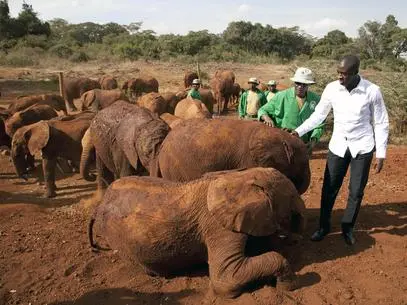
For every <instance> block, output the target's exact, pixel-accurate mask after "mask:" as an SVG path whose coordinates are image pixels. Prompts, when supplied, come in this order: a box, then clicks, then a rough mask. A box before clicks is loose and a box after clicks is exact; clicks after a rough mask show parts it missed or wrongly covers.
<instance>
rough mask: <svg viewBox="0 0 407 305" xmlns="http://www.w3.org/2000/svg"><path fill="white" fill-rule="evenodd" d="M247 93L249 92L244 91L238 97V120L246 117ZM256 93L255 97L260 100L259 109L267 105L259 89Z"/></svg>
mask: <svg viewBox="0 0 407 305" xmlns="http://www.w3.org/2000/svg"><path fill="white" fill-rule="evenodd" d="M248 91H249V90H246V91H245V92H243V93H242V95H241V96H240V100H239V108H238V111H239V118H244V117H245V116H246V108H247V95H248ZM256 92H257V96H258V97H259V100H260V108H261V107H262V106H264V105H265V104H267V99H266V96H265V95H264V93H263V91H261V90H260V89H257V90H256Z"/></svg>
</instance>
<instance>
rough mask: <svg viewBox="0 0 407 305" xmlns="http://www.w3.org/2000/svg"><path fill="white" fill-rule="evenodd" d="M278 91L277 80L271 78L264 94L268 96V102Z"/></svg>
mask: <svg viewBox="0 0 407 305" xmlns="http://www.w3.org/2000/svg"><path fill="white" fill-rule="evenodd" d="M277 92H278V90H277V82H276V81H275V80H270V81H269V82H268V83H267V90H266V91H264V95H265V96H266V98H267V102H270V100H271V99H272V98H273V96H274V95H276V93H277Z"/></svg>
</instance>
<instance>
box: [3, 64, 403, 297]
mask: <svg viewBox="0 0 407 305" xmlns="http://www.w3.org/2000/svg"><path fill="white" fill-rule="evenodd" d="M140 65H141V66H142V64H140ZM157 65H158V64H157ZM168 65H169V64H165V65H164V64H163V65H162V66H159V65H158V66H159V67H150V65H147V66H148V67H149V68H150V69H151V73H152V72H154V73H156V74H155V76H157V78H158V79H159V81H160V83H165V84H166V85H165V86H163V87H164V88H168V89H169V90H170V89H171V90H172V88H178V87H179V86H180V85H181V83H182V75H181V74H182V71H184V69H187V68H188V67H184V66H182V67H174V68H172V69H173V70H169V68H168V67H169V66H168ZM191 68H193V67H191ZM212 68H213V69H216V68H217V67H216V66H215V65H213V67H212ZM120 69H121V67H117V70H118V71H120ZM129 69H130V68H129ZM276 69H277V70H276V71H278V69H280V68H279V67H277V68H276ZM72 70H74V71H76V70H78V71H85V72H86V73H88V74H85V75H86V76H92V77H95V78H96V77H97V75H95V74H93V73H96V71H98V70H99V67H94V68H92V69H91V68H89V69H86V67H85V68H84V69H82V70H80V69H79V68H78V67H75V68H74V69H72ZM141 70H142V71H144V73H145V71H149V70H148V69H147V68H145V67H144V68H143V67H141V68H140V71H141ZM207 70H209V71H211V70H210V69H207ZM234 70H235V73H236V74H237V75H239V76H238V80H240V79H246V77H247V78H248V77H250V76H253V75H254V76H257V77H259V78H261V77H263V78H268V76H270V77H269V78H272V77H273V74H272V73H271V72H270V74H267V73H268V71H269V70H270V71H273V67H272V66H258V67H257V66H244V65H239V66H238V67H237V68H236V69H234ZM281 70H283V68H281ZM0 71H1V69H0ZM126 71H127V70H126ZM157 71H158V72H157ZM255 71H258V73H257V74H255V73H254V72H255ZM85 72H83V73H85ZM108 72H109V74H113V75H114V73H113V72H114V71H113V70H112V71H110V70H108ZM175 72H177V73H175ZM8 73H9V79H7V80H4V79H3V82H2V83H0V86H2V93H3V92H5V95H3V96H2V98H3V97H5V99H3V100H2V101H3V102H4V101H7V97H12V96H14V95H18V94H21V92H22V93H23V94H28V93H33V92H37V91H38V90H39V89H38V87H35V86H34V87H31V86H27V84H30V83H25V82H27V80H18V78H16V77H15V74H13V73H12V72H8ZM30 73H31V74H30V75H35V76H36V77H38V78H39V79H43V78H46V77H50V76H49V75H48V74H47V73H48V72H47V71H42V70H41V71H33V70H31V72H30ZM81 73H82V72H81ZM126 73H130V72H126ZM138 73H141V72H138ZM171 73H174V74H172V75H171ZM279 73H281V74H280V75H281V77H282V76H283V74H284V73H283V71H280V72H279ZM78 74H79V72H78ZM0 75H4V74H0ZM13 75H14V78H13ZM25 75H27V74H25ZM47 75H48V76H47ZM120 77H125V76H123V75H122V74H121V75H120ZM161 79H165V81H162V80H161ZM7 81H8V82H9V83H8V84H10V83H12V82H11V81H14V82H15V84H16V83H17V84H19V81H21V82H24V83H23V84H24V85H23V86H22V87H21V85H20V87H18V86H17V87H15V89H13V87H12V86H9V87H8V88H4V84H6V83H7ZM21 88H22V89H21ZM56 88H57V87H56ZM56 88H55V89H52V88H51V89H52V90H51V91H56V90H57V89H56ZM16 89H18V90H16ZM17 91H18V92H17ZM325 157H326V149H324V147H321V148H319V149H318V150H317V151H316V152H315V153H314V156H313V159H312V160H311V168H312V182H311V186H310V188H309V190H308V191H307V192H306V193H305V194H304V196H303V198H304V200H305V203H306V206H307V208H308V211H307V213H308V227H307V231H306V233H305V235H304V239H303V240H302V241H300V242H299V244H297V245H292V246H287V247H284V248H283V249H282V253H283V254H284V255H285V256H286V257H287V258H288V259H289V261H290V262H291V263H292V265H293V267H294V270H295V271H296V272H297V274H298V275H299V282H300V288H299V289H297V290H295V291H293V292H286V293H279V292H277V291H276V290H275V288H273V287H271V286H263V287H257V288H255V289H252V290H251V291H248V292H247V293H244V294H243V295H242V296H240V297H239V298H237V299H234V300H222V299H219V298H213V297H212V296H208V295H207V288H208V283H209V280H208V274H207V270H206V269H205V268H204V269H201V270H191V272H190V273H189V274H185V275H183V276H178V277H175V278H171V279H166V278H161V277H150V276H148V275H146V274H145V273H144V272H142V271H141V270H140V269H138V268H134V267H133V266H129V265H128V264H127V263H126V262H125V261H122V260H121V259H120V257H119V255H118V252H117V251H105V252H100V253H94V252H92V251H90V247H89V244H88V240H87V224H88V220H89V215H90V213H91V211H92V203H93V195H94V191H95V188H96V185H95V184H94V183H89V182H86V181H84V180H82V179H80V177H79V175H78V174H62V173H58V175H57V182H56V184H57V187H58V190H57V193H58V196H57V197H56V198H54V199H44V198H42V197H41V195H42V193H43V191H44V190H43V186H42V185H40V184H39V183H38V179H36V178H30V179H29V181H27V182H25V181H22V180H20V179H18V178H17V177H16V176H15V174H14V171H13V167H12V163H11V162H10V159H9V157H8V156H4V155H0V304H32V305H35V304H53V305H56V304H58V305H62V304H63V305H68V304H72V305H73V304H81V305H82V304H107V305H116V304H117V305H125V304H168V305H175V304H239V305H243V304H383V305H384V304H386V305H387V304H394V305H405V304H407V190H406V184H407V163H406V159H407V147H406V146H390V147H389V150H388V157H387V159H386V162H385V168H384V170H383V172H382V173H380V174H375V173H374V170H373V168H372V170H371V176H370V179H369V183H368V185H367V187H366V190H365V198H364V202H363V205H362V208H361V211H360V214H359V217H358V222H357V227H356V238H357V243H356V245H355V246H354V247H349V246H347V245H345V243H344V241H343V239H342V237H341V234H340V219H341V216H342V214H343V209H344V207H345V206H346V198H347V193H348V191H347V183H348V177H347V178H346V180H345V182H344V184H343V188H342V190H341V192H340V194H339V196H338V200H337V203H336V206H335V210H334V213H333V233H332V234H331V235H329V236H327V237H326V238H325V239H324V240H323V241H321V242H319V243H315V242H311V241H309V236H310V235H311V234H312V232H313V230H314V229H315V228H316V227H317V224H318V214H319V198H320V193H321V184H322V179H323V170H324V167H325ZM40 172H41V171H40V169H39V168H38V174H39V176H40V180H41V179H42V177H41V175H40Z"/></svg>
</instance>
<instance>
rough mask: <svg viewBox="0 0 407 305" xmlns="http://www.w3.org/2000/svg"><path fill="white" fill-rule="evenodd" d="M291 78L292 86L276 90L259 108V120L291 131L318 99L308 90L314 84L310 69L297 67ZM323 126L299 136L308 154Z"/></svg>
mask: <svg viewBox="0 0 407 305" xmlns="http://www.w3.org/2000/svg"><path fill="white" fill-rule="evenodd" d="M291 80H292V81H293V82H294V87H292V88H289V89H286V90H283V91H280V92H278V93H277V94H276V95H275V96H274V97H273V98H272V99H271V100H270V101H269V102H267V104H266V105H264V106H263V107H261V108H260V109H259V112H258V119H259V120H260V121H264V123H265V124H267V125H269V126H272V127H277V128H283V129H287V130H288V131H291V130H294V129H296V128H297V127H298V126H300V125H301V124H302V123H303V122H304V121H305V120H306V119H308V118H309V117H310V116H311V114H312V113H313V112H314V110H315V107H316V106H317V104H318V102H319V100H320V96H319V95H318V94H316V93H314V92H312V91H309V90H308V87H309V86H310V85H312V84H315V81H314V77H313V74H312V71H311V70H310V69H308V68H298V69H297V71H296V72H295V74H294V77H292V78H291ZM323 126H324V123H322V124H321V125H319V126H318V127H316V128H315V129H313V130H311V131H310V132H309V133H307V134H305V135H303V136H302V137H301V138H302V140H303V141H304V142H305V143H306V144H307V146H308V152H309V153H310V154H311V153H312V149H313V148H314V146H315V144H316V143H317V142H318V141H319V139H320V138H321V136H322V133H323Z"/></svg>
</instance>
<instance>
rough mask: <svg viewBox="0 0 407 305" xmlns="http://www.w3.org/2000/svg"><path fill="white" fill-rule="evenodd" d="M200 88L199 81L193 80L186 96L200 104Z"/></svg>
mask: <svg viewBox="0 0 407 305" xmlns="http://www.w3.org/2000/svg"><path fill="white" fill-rule="evenodd" d="M200 86H201V81H200V80H199V79H197V78H195V79H194V80H193V81H192V88H191V90H189V92H188V96H190V97H192V98H193V99H196V100H200V101H201V102H202V97H201V94H200V93H199V91H198V90H199V87H200Z"/></svg>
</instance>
